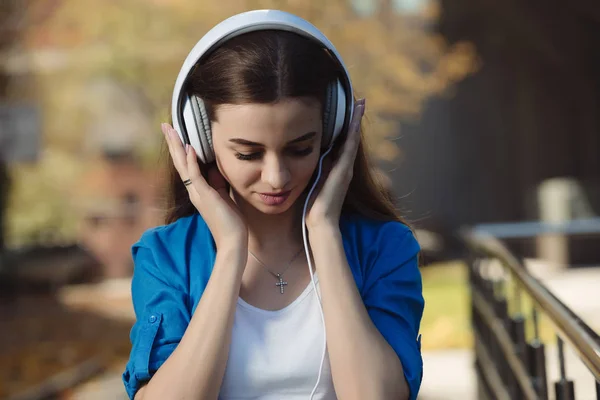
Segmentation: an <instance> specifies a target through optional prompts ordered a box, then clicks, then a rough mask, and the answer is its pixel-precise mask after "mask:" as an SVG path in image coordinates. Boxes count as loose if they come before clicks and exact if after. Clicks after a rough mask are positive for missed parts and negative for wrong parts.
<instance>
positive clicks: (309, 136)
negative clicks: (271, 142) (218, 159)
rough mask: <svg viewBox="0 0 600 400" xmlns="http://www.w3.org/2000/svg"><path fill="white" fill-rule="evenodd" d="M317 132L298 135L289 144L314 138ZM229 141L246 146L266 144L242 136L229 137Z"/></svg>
mask: <svg viewBox="0 0 600 400" xmlns="http://www.w3.org/2000/svg"><path fill="white" fill-rule="evenodd" d="M316 134H317V132H308V133H307V134H305V135H302V136H300V137H297V138H296V139H294V140H290V141H289V142H288V143H287V144H294V143H299V142H303V141H305V140H308V139H312V138H314V137H315V136H316ZM229 141H230V142H232V143H237V144H241V145H244V146H264V145H263V144H262V143H257V142H251V141H249V140H246V139H241V138H233V139H229Z"/></svg>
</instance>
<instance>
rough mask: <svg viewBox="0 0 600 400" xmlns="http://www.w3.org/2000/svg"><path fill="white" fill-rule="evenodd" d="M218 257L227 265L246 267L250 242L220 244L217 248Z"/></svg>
mask: <svg viewBox="0 0 600 400" xmlns="http://www.w3.org/2000/svg"><path fill="white" fill-rule="evenodd" d="M216 259H217V260H218V261H224V264H226V265H234V266H237V267H239V268H241V269H244V268H245V266H246V262H247V261H248V242H247V241H246V242H245V243H242V242H239V243H230V244H227V245H221V246H219V247H218V248H217V254H216ZM217 260H215V261H217Z"/></svg>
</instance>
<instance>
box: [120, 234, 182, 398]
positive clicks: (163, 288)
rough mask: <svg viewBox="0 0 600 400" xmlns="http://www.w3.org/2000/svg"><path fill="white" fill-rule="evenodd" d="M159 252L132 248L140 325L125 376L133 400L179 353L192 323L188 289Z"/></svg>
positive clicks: (134, 297) (133, 331)
mask: <svg viewBox="0 0 600 400" xmlns="http://www.w3.org/2000/svg"><path fill="white" fill-rule="evenodd" d="M142 238H143V237H142ZM157 251H158V250H157V249H154V248H152V249H151V248H149V247H145V246H144V245H143V242H142V241H140V242H138V243H136V244H135V245H134V246H133V247H132V255H133V261H134V270H133V279H132V283H131V295H132V300H133V308H134V311H135V316H136V322H135V324H134V325H133V327H132V329H131V334H130V339H131V344H132V347H131V353H130V357H129V361H128V363H127V366H126V367H125V371H124V372H123V375H122V379H123V383H124V385H125V390H126V391H127V395H128V396H129V398H130V399H133V398H134V396H135V394H136V392H137V391H138V389H139V388H140V386H141V385H142V384H143V383H144V382H147V381H148V380H150V378H151V377H152V375H153V374H154V373H155V372H156V371H157V370H158V369H159V368H160V366H161V365H162V364H163V363H164V362H165V361H166V360H167V358H168V357H169V356H170V355H171V353H172V352H173V351H174V350H175V348H176V347H177V345H178V344H179V342H180V340H181V338H182V337H183V334H184V332H185V330H186V328H187V326H188V324H189V321H190V313H189V309H188V306H187V303H188V295H187V292H186V290H185V287H184V285H183V284H180V283H179V282H178V279H177V276H178V274H176V273H174V271H173V269H172V267H170V266H169V264H170V262H169V261H170V260H169V259H168V257H163V258H162V259H161V260H160V264H163V265H158V264H159V262H157V258H158V257H157V256H158V255H159V254H158V253H157ZM169 268H170V269H169Z"/></svg>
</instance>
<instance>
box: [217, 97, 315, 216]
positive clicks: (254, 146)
mask: <svg viewBox="0 0 600 400" xmlns="http://www.w3.org/2000/svg"><path fill="white" fill-rule="evenodd" d="M215 112H216V120H217V121H215V122H214V123H213V124H212V132H213V146H214V149H215V154H216V158H217V165H218V166H219V170H220V171H221V173H222V174H223V176H224V177H225V179H227V181H228V182H229V183H230V184H231V186H232V188H233V191H234V194H235V196H236V201H238V203H239V202H240V201H241V202H243V203H246V204H247V205H250V206H252V207H254V208H255V209H257V210H259V211H261V212H263V213H265V214H280V213H283V212H285V211H287V210H289V209H290V208H291V206H292V205H293V204H294V203H295V202H296V200H297V199H298V198H299V197H300V196H301V195H302V192H303V191H304V189H305V188H306V186H307V185H308V184H309V182H310V179H311V176H312V174H313V172H314V170H315V168H316V166H317V163H318V161H319V155H320V144H321V136H322V122H321V121H322V120H321V108H320V104H319V102H318V101H316V100H312V99H287V100H284V101H281V102H278V103H275V104H244V105H223V106H220V107H218V108H217V110H216V111H215Z"/></svg>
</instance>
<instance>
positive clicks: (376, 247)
mask: <svg viewBox="0 0 600 400" xmlns="http://www.w3.org/2000/svg"><path fill="white" fill-rule="evenodd" d="M340 231H341V233H342V239H343V245H344V250H345V253H346V258H347V260H348V265H349V266H350V268H351V270H352V275H353V276H354V280H355V281H356V285H357V287H358V290H359V292H360V294H361V297H362V299H363V301H364V304H365V307H366V309H367V311H368V313H369V315H370V317H371V320H372V321H373V323H374V325H375V326H376V327H377V329H378V330H379V332H380V333H381V335H382V336H383V337H384V338H385V339H386V340H387V342H388V343H389V344H390V346H391V347H392V348H393V349H394V351H395V352H396V354H397V355H398V357H399V358H400V361H401V362H402V367H403V369H404V376H405V378H406V381H407V382H408V386H409V388H410V399H411V400H414V399H416V398H417V393H418V391H419V388H420V386H421V380H422V376H423V360H422V357H421V340H420V335H419V326H420V323H421V317H422V315H423V308H424V299H423V293H422V283H421V273H420V271H419V268H418V253H419V251H420V247H419V244H418V243H417V241H416V239H415V238H414V236H413V234H412V232H411V230H410V229H409V228H408V227H407V226H405V225H403V224H401V223H399V222H380V221H375V220H371V219H367V218H365V217H362V216H358V215H351V216H350V215H344V216H342V218H341V220H340ZM132 254H133V261H134V271H133V280H132V287H131V294H132V298H133V307H134V310H135V315H136V322H135V324H134V325H133V328H132V329H131V335H130V338H131V343H132V348H131V354H130V358H129V362H128V363H127V366H126V368H125V371H124V373H123V383H124V384H125V389H126V390H127V394H128V395H129V398H130V399H133V397H134V395H135V393H136V392H137V390H138V389H139V388H140V386H141V384H142V383H143V382H145V381H148V380H149V379H150V377H151V376H152V375H153V374H154V373H155V372H156V371H157V370H158V368H160V366H161V365H162V364H163V363H164V362H165V361H166V360H167V358H168V357H169V355H170V354H171V353H172V352H173V350H175V348H176V347H177V345H178V343H179V341H180V340H181V338H182V337H183V334H184V332H185V330H186V328H187V326H188V324H189V322H190V319H191V317H192V315H193V313H194V311H195V309H196V306H197V305H198V302H199V301H200V297H202V293H203V292H204V289H205V287H206V285H207V283H208V279H209V278H210V275H211V271H212V269H213V265H214V262H215V256H216V247H215V243H214V240H213V238H212V235H211V233H210V231H209V229H208V226H207V225H206V223H205V222H204V220H203V219H202V217H201V216H200V215H199V214H194V215H192V216H189V217H185V218H181V219H179V220H177V221H176V222H174V223H172V224H169V225H164V226H159V227H156V228H152V229H150V230H148V231H146V232H145V233H144V234H143V235H142V237H141V238H140V240H139V241H138V242H137V243H136V244H134V245H133V247H132Z"/></svg>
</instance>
